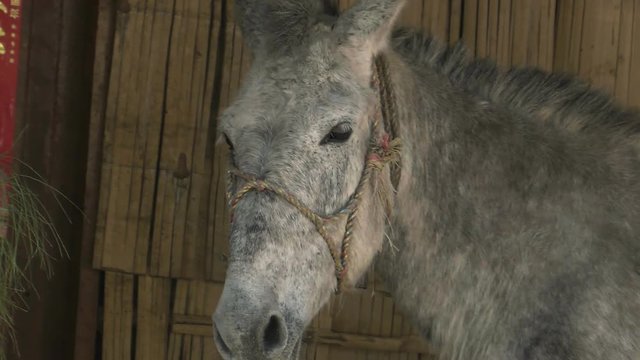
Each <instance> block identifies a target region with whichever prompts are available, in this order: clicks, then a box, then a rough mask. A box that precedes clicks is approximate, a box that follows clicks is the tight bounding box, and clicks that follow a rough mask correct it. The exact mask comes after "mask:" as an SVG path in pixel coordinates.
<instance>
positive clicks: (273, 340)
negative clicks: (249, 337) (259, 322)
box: [262, 315, 287, 353]
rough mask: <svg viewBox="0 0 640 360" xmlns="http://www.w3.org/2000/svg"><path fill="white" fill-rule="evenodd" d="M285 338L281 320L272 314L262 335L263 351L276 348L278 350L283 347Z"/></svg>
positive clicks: (285, 333) (285, 332) (270, 350)
mask: <svg viewBox="0 0 640 360" xmlns="http://www.w3.org/2000/svg"><path fill="white" fill-rule="evenodd" d="M286 340H287V331H286V329H285V328H284V323H283V321H282V320H281V319H280V318H279V317H278V316H276V315H272V316H271V317H270V318H269V323H268V324H267V327H266V328H265V329H264V335H263V338H262V342H263V345H264V351H265V352H267V353H269V352H273V351H276V350H280V349H281V348H282V347H284V345H285V343H286Z"/></svg>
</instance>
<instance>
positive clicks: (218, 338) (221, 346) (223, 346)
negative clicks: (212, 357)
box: [213, 325, 231, 356]
mask: <svg viewBox="0 0 640 360" xmlns="http://www.w3.org/2000/svg"><path fill="white" fill-rule="evenodd" d="M213 328H214V329H215V332H216V335H215V340H214V341H215V343H216V345H217V346H218V351H220V353H221V354H223V355H227V356H231V349H229V347H228V346H227V343H225V342H224V339H223V338H222V335H220V331H219V330H218V327H217V326H215V325H214V326H213Z"/></svg>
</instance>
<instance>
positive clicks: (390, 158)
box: [227, 56, 401, 292]
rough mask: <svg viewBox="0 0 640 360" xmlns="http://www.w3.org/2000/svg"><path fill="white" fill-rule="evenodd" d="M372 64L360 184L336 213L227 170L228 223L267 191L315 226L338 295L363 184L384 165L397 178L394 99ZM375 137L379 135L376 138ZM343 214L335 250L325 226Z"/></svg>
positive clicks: (381, 69)
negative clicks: (371, 107)
mask: <svg viewBox="0 0 640 360" xmlns="http://www.w3.org/2000/svg"><path fill="white" fill-rule="evenodd" d="M374 65H375V70H374V72H373V78H372V86H373V87H375V88H377V90H378V93H379V95H380V103H379V106H378V107H377V111H376V115H375V118H374V120H373V126H372V136H371V140H370V145H369V148H368V150H367V155H366V159H365V166H364V169H363V170H362V175H361V177H360V181H359V182H358V185H357V187H356V190H355V192H354V193H353V195H351V197H350V198H349V200H348V201H347V203H346V204H345V205H344V206H343V207H342V208H341V209H340V210H338V211H336V212H334V213H333V214H330V215H321V214H319V213H317V212H315V211H313V210H312V209H310V208H309V207H307V206H306V205H305V204H303V203H302V202H301V201H300V200H299V199H298V198H296V197H295V196H294V195H292V194H291V193H290V192H288V191H287V190H285V189H284V188H282V187H279V186H276V185H274V184H271V183H269V182H267V181H264V180H261V179H258V178H256V177H255V176H253V175H250V174H247V173H244V172H242V171H240V170H239V169H237V168H235V167H233V166H230V168H229V170H228V176H229V179H228V188H227V201H228V205H229V209H230V214H231V222H233V216H234V212H235V209H236V207H237V206H238V203H239V202H240V200H242V199H243V198H244V197H245V196H247V195H248V194H249V193H251V192H254V191H255V192H269V193H272V194H275V195H277V196H278V197H280V198H282V199H284V200H285V201H286V202H288V203H289V204H290V205H291V206H293V207H294V208H296V209H297V210H298V211H299V212H300V213H301V214H302V215H303V216H304V217H306V218H307V219H308V220H309V221H310V222H311V223H312V224H313V225H314V226H315V228H316V231H317V232H318V234H320V236H321V237H322V238H323V239H324V241H325V243H326V244H327V247H328V248H329V252H330V254H331V258H332V259H333V262H334V264H335V276H336V280H337V285H338V286H337V292H340V291H341V290H342V289H343V286H344V281H343V280H344V278H345V276H346V274H347V270H348V266H349V256H350V247H351V240H352V238H353V229H354V225H355V221H356V216H357V215H358V212H359V209H360V203H361V202H362V196H363V194H364V192H365V187H366V184H367V183H369V182H370V181H371V179H372V178H373V177H374V176H379V175H380V173H381V172H382V170H383V169H384V168H385V166H386V165H387V164H392V165H393V167H392V169H391V176H392V182H393V183H394V186H396V187H397V182H396V180H395V179H394V178H399V166H398V161H399V158H400V150H401V141H400V139H399V138H394V137H393V134H397V126H396V123H395V120H396V119H395V111H394V107H395V101H394V100H395V99H394V98H393V92H392V91H391V90H392V89H391V84H390V81H389V78H388V72H387V67H386V62H385V61H384V59H383V58H382V57H381V56H379V57H377V58H376V59H375V62H374ZM380 117H381V118H382V119H383V121H384V127H383V128H380V122H379V118H380ZM378 134H380V135H379V136H378V137H376V136H377V135H378ZM235 179H242V180H243V181H244V184H243V185H242V187H241V188H240V189H239V190H238V191H237V192H236V193H235V194H233V193H232V186H233V182H234V180H235ZM386 200H387V201H386V204H387V206H386V209H385V210H386V211H387V216H388V217H389V215H390V211H391V209H390V206H389V203H390V201H389V194H388V193H387V199H386ZM344 214H347V222H346V224H345V229H344V235H343V238H342V242H341V245H340V246H339V247H338V246H337V245H334V244H338V242H335V241H334V240H333V238H332V236H331V234H329V232H328V231H327V225H328V224H329V223H331V222H335V221H338V219H339V218H340V217H341V216H342V215H344Z"/></svg>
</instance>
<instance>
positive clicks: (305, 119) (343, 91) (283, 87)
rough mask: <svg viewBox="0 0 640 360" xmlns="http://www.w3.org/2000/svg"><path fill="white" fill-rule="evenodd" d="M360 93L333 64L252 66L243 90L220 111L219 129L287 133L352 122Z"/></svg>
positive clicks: (297, 61) (293, 61) (293, 60)
mask: <svg viewBox="0 0 640 360" xmlns="http://www.w3.org/2000/svg"><path fill="white" fill-rule="evenodd" d="M363 91H366V89H365V88H362V87H361V86H360V84H358V83H357V82H356V81H354V80H353V79H351V77H350V74H349V71H348V69H346V68H344V67H343V66H341V65H340V64H339V63H338V62H336V61H333V60H328V59H318V58H309V57H308V56H307V57H306V58H301V57H299V56H297V57H288V58H281V59H275V60H268V61H264V62H263V63H258V64H255V65H254V67H253V69H252V71H251V73H250V75H249V77H248V79H247V80H246V81H245V83H244V85H243V90H242V91H241V93H240V94H239V95H238V97H237V99H236V100H235V101H234V103H233V104H232V105H231V106H230V107H229V108H228V109H227V110H226V111H225V114H224V116H223V119H222V123H221V128H222V130H232V131H233V130H237V129H243V128H247V127H249V128H256V127H257V125H265V124H268V125H272V126H269V128H272V129H273V128H276V127H278V128H287V129H289V130H291V129H294V128H306V127H308V126H311V125H313V124H316V123H319V122H320V123H322V122H335V121H336V119H342V118H354V117H356V116H357V115H358V111H359V110H360V109H361V106H362V103H363V100H364V97H363V95H364V93H363ZM299 125H302V126H299ZM259 127H260V128H264V126H259Z"/></svg>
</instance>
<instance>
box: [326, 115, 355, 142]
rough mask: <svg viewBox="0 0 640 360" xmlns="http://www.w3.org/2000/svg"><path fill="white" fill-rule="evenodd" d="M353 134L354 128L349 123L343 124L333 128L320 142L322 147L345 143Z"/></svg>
mask: <svg viewBox="0 0 640 360" xmlns="http://www.w3.org/2000/svg"><path fill="white" fill-rule="evenodd" d="M352 134H353V127H351V124H350V123H348V122H346V121H345V122H341V123H339V124H338V125H336V126H334V127H333V128H331V131H329V132H328V133H327V135H325V137H324V138H323V139H322V141H320V145H326V144H329V143H334V144H336V143H344V142H346V141H347V140H349V138H351V135H352Z"/></svg>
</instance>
